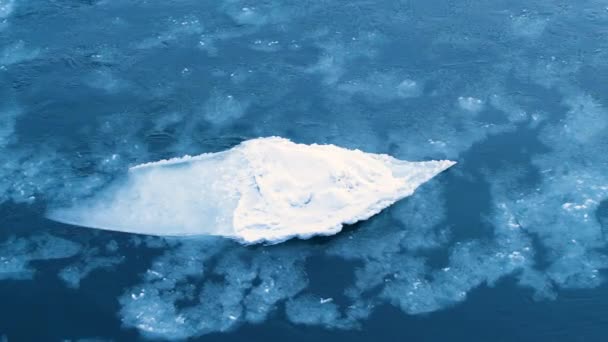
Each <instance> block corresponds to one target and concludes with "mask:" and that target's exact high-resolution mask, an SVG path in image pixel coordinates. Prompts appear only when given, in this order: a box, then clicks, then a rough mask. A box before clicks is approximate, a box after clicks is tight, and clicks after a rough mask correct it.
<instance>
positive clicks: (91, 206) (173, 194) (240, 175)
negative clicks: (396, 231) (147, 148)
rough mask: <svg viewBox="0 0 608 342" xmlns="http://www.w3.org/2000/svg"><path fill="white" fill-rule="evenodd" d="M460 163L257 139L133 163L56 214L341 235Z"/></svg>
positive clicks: (162, 227)
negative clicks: (122, 176) (114, 180)
mask: <svg viewBox="0 0 608 342" xmlns="http://www.w3.org/2000/svg"><path fill="white" fill-rule="evenodd" d="M452 165H454V162H452V161H427V162H407V161H401V160H397V159H395V158H392V157H390V156H388V155H378V154H370V153H365V152H362V151H359V150H348V149H344V148H339V147H337V146H333V145H304V144H296V143H293V142H291V141H289V140H287V139H283V138H277V137H271V138H258V139H253V140H249V141H246V142H243V143H241V144H240V145H238V146H236V147H234V148H233V149H231V150H228V151H225V152H219V153H210V154H203V155H200V156H195V157H190V156H186V157H183V158H177V159H171V160H164V161H159V162H155V163H148V164H143V165H138V166H135V167H133V168H131V169H130V172H129V175H128V178H127V179H126V180H125V181H123V182H121V183H119V184H117V185H115V186H113V187H112V188H110V189H109V190H107V191H105V192H104V193H101V194H99V195H97V196H95V197H93V198H92V199H90V200H87V201H84V202H83V203H79V204H77V205H76V206H74V207H71V208H67V209H57V210H54V211H52V212H51V213H50V214H49V217H50V218H52V219H54V220H57V221H61V222H67V223H72V224H77V225H81V226H87V227H94V228H102V229H110V230H119V231H127V232H134V233H142V234H152V235H170V236H175V235H220V236H226V237H231V238H235V239H238V240H241V241H243V242H246V243H255V242H261V241H268V242H280V241H283V240H286V239H289V238H292V237H301V238H307V237H310V236H313V235H332V234H335V233H337V232H339V231H340V230H341V228H342V225H343V224H352V223H355V222H357V221H361V220H365V219H368V218H369V217H371V216H373V215H375V214H377V213H378V212H380V211H381V210H382V209H384V208H386V207H387V206H389V205H391V204H393V203H394V202H395V201H397V200H399V199H401V198H404V197H407V196H410V195H411V194H412V193H413V192H414V190H416V188H418V187H419V186H420V185H421V184H423V183H425V182H426V181H428V180H429V179H431V178H432V177H434V176H435V175H437V174H438V173H440V172H442V171H443V170H445V169H447V168H449V167H450V166H452Z"/></svg>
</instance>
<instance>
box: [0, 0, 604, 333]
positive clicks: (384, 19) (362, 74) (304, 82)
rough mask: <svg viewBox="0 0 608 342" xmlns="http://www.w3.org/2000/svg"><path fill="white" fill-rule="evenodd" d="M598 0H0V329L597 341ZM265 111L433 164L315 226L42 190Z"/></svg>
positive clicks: (288, 124)
mask: <svg viewBox="0 0 608 342" xmlns="http://www.w3.org/2000/svg"><path fill="white" fill-rule="evenodd" d="M607 28H608V2H607V1H605V0H588V1H587V0H583V1H577V2H572V1H559V0H552V1H545V0H541V1H534V2H529V1H497V0H495V1H482V2H480V1H430V2H429V1H421V0H410V1H389V2H381V3H380V2H368V1H330V2H320V1H310V2H308V1H284V2H279V3H277V2H247V1H237V0H222V1H210V2H200V1H192V0H179V1H177V0H176V1H164V2H160V1H132V2H129V3H126V2H114V1H69V0H61V1H36V0H8V1H7V0H0V152H1V153H0V165H1V166H2V167H1V168H0V203H1V204H0V302H1V303H2V310H0V341H2V340H8V341H25V340H31V341H41V340H44V341H59V340H65V339H69V340H79V339H85V340H86V339H93V340H95V339H100V340H115V341H122V340H144V339H149V338H155V339H161V340H167V339H187V338H191V339H195V340H196V339H200V340H222V341H225V340H234V341H250V340H252V339H254V340H279V339H290V340H294V341H295V340H297V341H308V340H311V339H316V340H319V341H320V340H336V339H350V340H355V341H366V340H396V339H402V340H408V339H409V340H415V341H417V340H428V341H445V340H447V339H451V340H466V341H471V340H478V341H488V340H492V341H514V340H518V341H533V340H534V341H536V340H551V341H603V340H605V336H604V335H605V327H606V324H607V323H608V322H607V319H606V315H605V312H606V309H607V308H608V295H606V291H607V289H608V286H606V283H605V276H606V273H605V270H606V267H607V266H608V250H607V249H606V237H605V234H604V232H605V229H608V201H607V199H608V154H607V153H606V151H607V150H608V109H607V106H608V91H607V90H608V88H607V86H606V85H607V84H608V63H607V62H606V61H608V43H607V42H608V40H607V39H606V38H607V35H608V30H607ZM270 135H278V136H283V137H287V138H290V139H292V140H294V141H297V142H303V143H313V142H314V143H332V144H336V145H339V146H343V147H347V148H359V149H362V150H365V151H369V152H377V153H389V154H391V155H393V156H395V157H397V158H400V159H407V160H427V159H444V158H447V159H453V160H457V161H458V162H459V164H458V165H457V166H456V167H454V168H452V169H451V170H449V171H448V172H446V173H444V174H442V175H440V176H439V177H437V178H435V179H434V180H433V181H431V182H429V183H427V184H426V185H424V186H423V187H422V188H420V189H419V190H418V191H417V193H416V194H415V195H414V196H412V197H410V198H407V199H405V200H403V201H401V202H399V203H397V204H395V205H394V206H392V207H390V208H388V209H387V210H385V211H383V212H382V213H381V214H379V215H377V216H375V217H373V218H372V219H370V220H368V221H366V222H362V223H360V224H356V225H354V226H351V227H348V228H347V229H346V230H345V231H344V232H342V233H340V234H338V235H336V236H332V237H325V238H315V239H311V240H306V241H289V242H287V243H283V244H279V245H276V246H241V245H239V244H237V243H235V242H232V241H227V240H223V239H219V238H200V239H189V240H175V239H159V238H152V237H143V236H135V235H129V234H120V233H112V232H105V231H97V230H91V229H85V228H81V227H73V226H67V225H62V224H58V223H54V222H51V221H49V220H46V219H45V218H44V214H45V212H46V208H48V207H52V206H57V205H62V204H67V203H71V202H75V201H80V200H83V199H85V198H87V197H89V196H91V195H92V194H94V193H97V192H98V191H100V189H103V188H104V187H105V186H107V184H108V183H109V182H110V181H112V180H117V179H118V180H119V179H120V177H121V176H122V175H124V172H125V170H126V169H127V168H128V167H129V166H132V165H135V164H139V163H143V162H149V161H155V160H158V159H161V158H169V157H176V156H182V155H184V154H199V153H203V152H210V151H220V150H224V149H227V148H230V147H231V146H234V145H236V144H238V143H239V142H240V141H243V140H246V139H250V138H255V137H260V136H270Z"/></svg>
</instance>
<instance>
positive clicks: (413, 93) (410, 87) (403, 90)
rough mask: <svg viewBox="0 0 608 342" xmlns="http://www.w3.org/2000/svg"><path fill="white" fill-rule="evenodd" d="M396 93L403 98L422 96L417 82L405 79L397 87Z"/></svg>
mask: <svg viewBox="0 0 608 342" xmlns="http://www.w3.org/2000/svg"><path fill="white" fill-rule="evenodd" d="M397 93H398V95H399V96H400V97H403V98H411V97H418V96H420V95H421V94H422V87H421V86H420V84H418V82H416V81H414V80H410V79H406V80H403V81H402V82H401V83H399V86H397Z"/></svg>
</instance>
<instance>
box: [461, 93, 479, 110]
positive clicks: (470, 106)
mask: <svg viewBox="0 0 608 342" xmlns="http://www.w3.org/2000/svg"><path fill="white" fill-rule="evenodd" d="M458 105H459V106H460V108H462V109H464V110H466V111H468V112H473V113H477V112H479V111H481V110H482V109H483V101H482V100H480V99H478V98H475V97H470V96H460V97H458Z"/></svg>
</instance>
